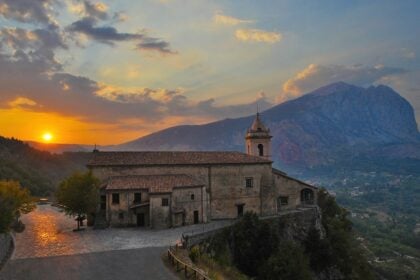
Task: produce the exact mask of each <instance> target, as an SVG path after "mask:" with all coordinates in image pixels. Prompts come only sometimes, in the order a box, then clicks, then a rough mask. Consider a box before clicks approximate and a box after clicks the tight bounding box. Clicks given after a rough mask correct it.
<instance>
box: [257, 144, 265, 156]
mask: <svg viewBox="0 0 420 280" xmlns="http://www.w3.org/2000/svg"><path fill="white" fill-rule="evenodd" d="M258 154H259V155H260V157H262V156H264V146H263V144H258Z"/></svg>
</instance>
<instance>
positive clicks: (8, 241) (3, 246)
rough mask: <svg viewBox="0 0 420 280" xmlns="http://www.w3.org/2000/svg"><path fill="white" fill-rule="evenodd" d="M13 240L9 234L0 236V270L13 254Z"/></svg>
mask: <svg viewBox="0 0 420 280" xmlns="http://www.w3.org/2000/svg"><path fill="white" fill-rule="evenodd" d="M13 248H14V243H13V238H12V236H11V235H10V234H9V233H2V234H0V270H1V269H2V268H3V266H4V265H5V264H6V262H7V260H8V259H9V258H10V255H11V254H12V252H13Z"/></svg>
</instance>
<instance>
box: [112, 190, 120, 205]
mask: <svg viewBox="0 0 420 280" xmlns="http://www.w3.org/2000/svg"><path fill="white" fill-rule="evenodd" d="M112 204H120V194H119V193H113V194H112Z"/></svg>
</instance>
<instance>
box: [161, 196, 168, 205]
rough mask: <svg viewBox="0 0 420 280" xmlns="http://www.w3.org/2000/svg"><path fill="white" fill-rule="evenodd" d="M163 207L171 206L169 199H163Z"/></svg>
mask: <svg viewBox="0 0 420 280" xmlns="http://www.w3.org/2000/svg"><path fill="white" fill-rule="evenodd" d="M162 206H169V199H168V198H162Z"/></svg>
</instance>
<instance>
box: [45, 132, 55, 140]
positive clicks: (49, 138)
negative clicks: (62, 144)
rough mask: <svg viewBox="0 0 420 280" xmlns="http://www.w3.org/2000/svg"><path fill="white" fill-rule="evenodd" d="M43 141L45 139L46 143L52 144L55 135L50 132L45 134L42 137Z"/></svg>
mask: <svg viewBox="0 0 420 280" xmlns="http://www.w3.org/2000/svg"><path fill="white" fill-rule="evenodd" d="M42 139H44V141H45V142H50V141H51V140H52V139H53V135H52V134H51V133H49V132H45V133H44V134H43V135H42Z"/></svg>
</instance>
